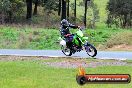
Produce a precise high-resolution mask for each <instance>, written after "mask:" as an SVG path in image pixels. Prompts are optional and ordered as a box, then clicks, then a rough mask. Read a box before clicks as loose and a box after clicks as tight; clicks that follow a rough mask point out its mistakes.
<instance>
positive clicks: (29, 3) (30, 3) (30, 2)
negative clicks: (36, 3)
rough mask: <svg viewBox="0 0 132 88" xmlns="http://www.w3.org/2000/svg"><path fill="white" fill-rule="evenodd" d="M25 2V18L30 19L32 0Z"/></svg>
mask: <svg viewBox="0 0 132 88" xmlns="http://www.w3.org/2000/svg"><path fill="white" fill-rule="evenodd" d="M26 4H27V15H26V19H31V17H32V0H26Z"/></svg>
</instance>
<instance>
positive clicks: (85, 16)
mask: <svg viewBox="0 0 132 88" xmlns="http://www.w3.org/2000/svg"><path fill="white" fill-rule="evenodd" d="M84 26H85V27H86V26H87V0H85V13H84Z"/></svg>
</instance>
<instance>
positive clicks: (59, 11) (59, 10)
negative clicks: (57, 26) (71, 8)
mask: <svg viewBox="0 0 132 88" xmlns="http://www.w3.org/2000/svg"><path fill="white" fill-rule="evenodd" d="M61 6H62V5H61V0H59V5H58V7H59V9H58V16H60V14H61Z"/></svg>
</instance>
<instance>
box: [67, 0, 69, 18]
mask: <svg viewBox="0 0 132 88" xmlns="http://www.w3.org/2000/svg"><path fill="white" fill-rule="evenodd" d="M67 2H68V4H67V20H69V0H67Z"/></svg>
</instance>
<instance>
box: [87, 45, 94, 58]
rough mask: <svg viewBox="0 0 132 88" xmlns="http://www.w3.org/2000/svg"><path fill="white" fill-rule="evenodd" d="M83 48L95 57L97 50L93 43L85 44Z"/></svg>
mask: <svg viewBox="0 0 132 88" xmlns="http://www.w3.org/2000/svg"><path fill="white" fill-rule="evenodd" d="M85 50H86V52H87V54H88V55H89V56H91V57H95V56H96V55H97V50H96V48H95V47H94V46H93V45H91V44H87V45H86V46H85Z"/></svg>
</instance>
